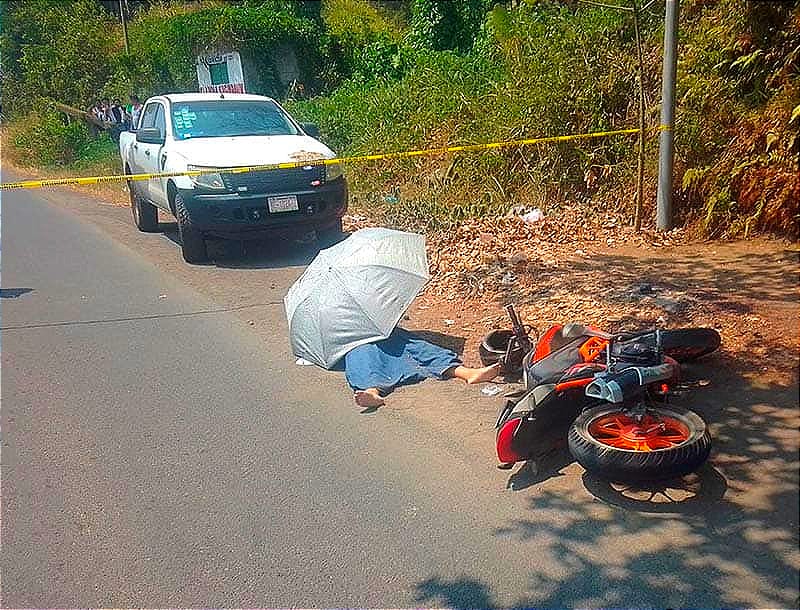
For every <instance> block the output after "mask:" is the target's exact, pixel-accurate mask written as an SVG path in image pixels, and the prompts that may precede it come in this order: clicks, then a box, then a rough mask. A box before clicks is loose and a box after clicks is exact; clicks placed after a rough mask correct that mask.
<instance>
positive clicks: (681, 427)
mask: <svg viewBox="0 0 800 610" xmlns="http://www.w3.org/2000/svg"><path fill="white" fill-rule="evenodd" d="M589 434H590V435H591V436H592V438H593V439H594V440H596V441H597V442H599V443H602V444H604V445H608V446H609V447H614V448H616V449H625V450H628V451H657V450H659V449H671V448H672V447H677V446H678V445H680V444H682V443H685V442H686V441H687V440H689V428H688V427H687V426H686V424H684V423H683V422H681V421H680V420H678V419H676V418H674V417H670V416H668V415H658V416H653V415H650V414H649V413H648V414H646V415H645V416H644V417H643V418H641V420H639V421H637V420H635V419H633V418H632V417H629V416H627V415H626V414H625V413H623V412H621V411H617V412H616V413H610V414H608V415H604V416H602V417H598V418H597V419H595V420H594V421H593V422H592V423H590V424H589Z"/></svg>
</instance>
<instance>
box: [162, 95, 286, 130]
mask: <svg viewBox="0 0 800 610" xmlns="http://www.w3.org/2000/svg"><path fill="white" fill-rule="evenodd" d="M171 112H172V129H173V133H174V134H175V139H176V140H185V139H187V138H222V137H233V136H293V135H298V134H299V133H300V132H299V131H298V130H297V128H296V127H295V126H294V124H293V123H292V122H291V120H289V118H288V117H287V116H286V114H285V113H284V112H283V111H282V110H281V109H280V108H278V106H277V105H276V104H275V103H274V102H262V101H258V100H255V101H234V100H219V101H216V100H214V101H208V102H177V103H173V104H172V109H171Z"/></svg>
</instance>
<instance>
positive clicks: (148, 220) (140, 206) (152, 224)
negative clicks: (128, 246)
mask: <svg viewBox="0 0 800 610" xmlns="http://www.w3.org/2000/svg"><path fill="white" fill-rule="evenodd" d="M128 193H129V194H130V197H131V212H132V213H133V224H135V225H136V228H137V229H139V230H140V231H142V232H144V233H156V232H158V209H157V208H156V206H154V205H153V204H152V203H148V202H147V201H145V200H144V199H142V197H141V196H140V195H139V194H137V193H136V190H135V189H134V186H133V183H132V182H130V181H129V182H128Z"/></svg>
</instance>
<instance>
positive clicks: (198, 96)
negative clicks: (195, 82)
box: [151, 93, 274, 102]
mask: <svg viewBox="0 0 800 610" xmlns="http://www.w3.org/2000/svg"><path fill="white" fill-rule="evenodd" d="M155 98H166V99H168V100H169V101H170V102H210V101H213V100H219V99H225V100H245V101H262V102H263V101H274V100H273V99H272V98H271V97H265V96H263V95H251V94H249V93H167V94H165V95H155V96H153V98H151V99H155Z"/></svg>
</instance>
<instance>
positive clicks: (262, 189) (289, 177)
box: [222, 165, 325, 193]
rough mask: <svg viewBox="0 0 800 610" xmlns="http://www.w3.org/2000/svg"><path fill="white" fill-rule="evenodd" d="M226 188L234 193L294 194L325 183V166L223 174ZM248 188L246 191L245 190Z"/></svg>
mask: <svg viewBox="0 0 800 610" xmlns="http://www.w3.org/2000/svg"><path fill="white" fill-rule="evenodd" d="M222 180H223V182H224V183H225V186H226V187H227V188H228V189H230V190H232V191H234V192H246V193H292V192H296V191H307V190H309V189H312V188H314V186H319V184H317V185H312V184H311V183H312V182H315V181H319V182H324V181H325V166H324V165H312V166H310V169H304V168H302V167H293V168H291V169H271V170H266V171H261V172H247V173H246V174H222ZM245 188H246V190H244V189H245Z"/></svg>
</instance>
